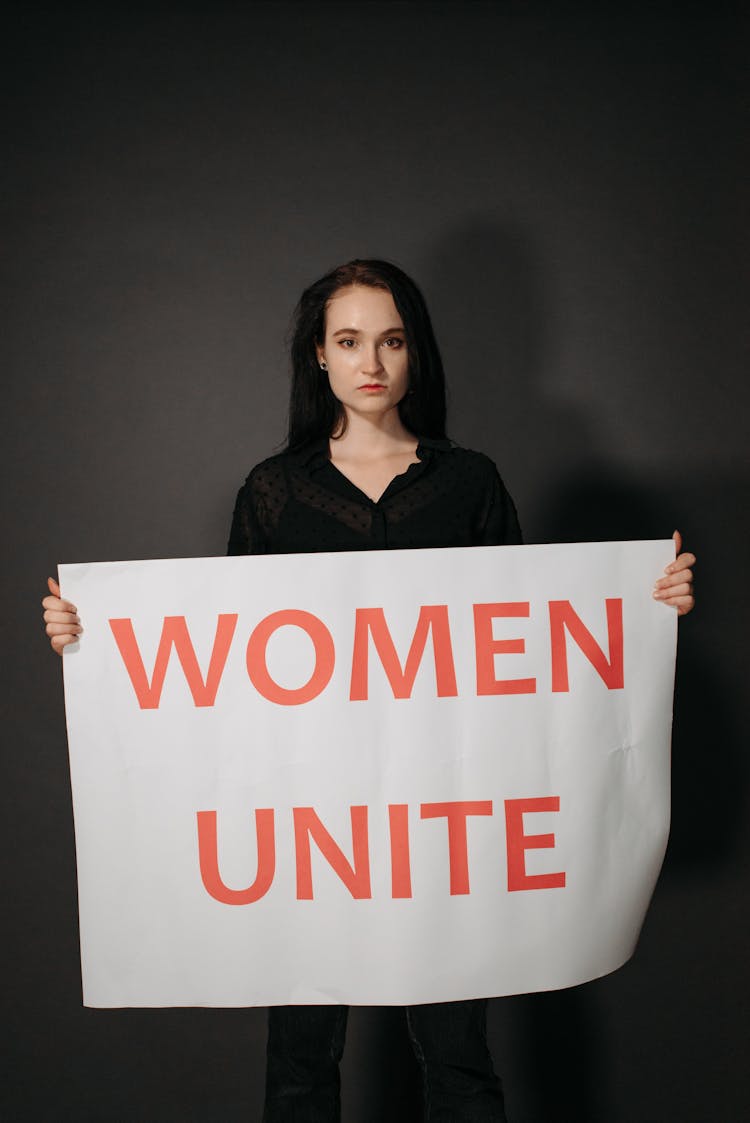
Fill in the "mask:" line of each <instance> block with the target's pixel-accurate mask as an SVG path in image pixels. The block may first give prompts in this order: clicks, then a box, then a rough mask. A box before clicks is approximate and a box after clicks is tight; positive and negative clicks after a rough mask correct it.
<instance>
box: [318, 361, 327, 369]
mask: <svg viewBox="0 0 750 1123" xmlns="http://www.w3.org/2000/svg"><path fill="white" fill-rule="evenodd" d="M320 369H321V370H328V363H327V362H326V361H325V359H321V360H320Z"/></svg>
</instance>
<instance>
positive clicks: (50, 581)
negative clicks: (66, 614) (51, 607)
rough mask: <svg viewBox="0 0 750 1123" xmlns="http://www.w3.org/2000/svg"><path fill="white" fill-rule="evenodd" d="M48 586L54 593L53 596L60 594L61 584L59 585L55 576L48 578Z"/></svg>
mask: <svg viewBox="0 0 750 1123" xmlns="http://www.w3.org/2000/svg"><path fill="white" fill-rule="evenodd" d="M47 588H48V589H49V591H50V592H51V593H52V596H53V597H59V596H60V586H59V585H58V583H57V581H55V579H54V577H48V578H47Z"/></svg>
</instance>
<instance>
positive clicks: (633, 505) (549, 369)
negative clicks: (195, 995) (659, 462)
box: [368, 221, 745, 1123]
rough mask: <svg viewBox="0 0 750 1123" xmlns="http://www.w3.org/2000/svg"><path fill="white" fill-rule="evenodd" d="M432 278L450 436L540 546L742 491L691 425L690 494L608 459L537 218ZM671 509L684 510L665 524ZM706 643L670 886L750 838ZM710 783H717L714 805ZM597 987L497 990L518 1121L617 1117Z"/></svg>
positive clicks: (391, 1031)
mask: <svg viewBox="0 0 750 1123" xmlns="http://www.w3.org/2000/svg"><path fill="white" fill-rule="evenodd" d="M421 280H422V283H423V286H424V290H425V295H426V297H427V300H428V304H429V306H430V309H431V312H432V315H433V321H434V324H435V327H436V333H437V335H438V340H439V342H440V346H441V350H442V351H443V355H444V359H445V362H446V369H447V370H448V372H449V384H450V389H451V391H452V392H451V399H450V402H451V404H450V412H449V419H450V420H449V432H450V434H451V435H452V436H453V437H454V439H456V440H458V442H459V443H461V444H469V445H470V446H471V447H475V448H480V449H481V450H482V451H485V452H487V453H488V454H489V455H490V456H492V457H493V459H494V460H495V461H496V462H497V463H498V464H499V466H500V467H501V471H503V473H504V474H506V477H507V478H508V480H509V486H510V487H511V490H512V492H513V494H514V497H515V498H516V501H517V503H518V506H519V509H520V514H521V525H522V526H523V527H524V530H525V534H526V539H527V541H535V540H536V541H545V542H556V541H596V540H607V539H611V540H625V539H642V538H664V537H666V536H668V535H669V534H670V533H671V529H672V528H673V526H675V525H676V526H679V527H681V529H683V531H684V532H685V534H686V537H688V538H689V537H690V528H691V526H696V525H697V524H698V522H699V520H700V523H701V524H702V525H703V526H707V525H709V524H710V520H711V517H712V515H713V516H714V518H715V516H716V510H715V507H716V502H717V497H722V496H723V497H727V498H726V499H725V502H727V503H731V490H732V489H728V488H727V487H723V486H720V481H716V480H709V479H706V478H705V477H704V478H702V479H699V480H696V481H694V482H693V484H692V486H689V483H688V481H685V480H684V476H683V474H682V471H683V470H682V453H683V450H682V449H681V448H680V446H679V444H678V435H677V434H671V435H670V434H666V436H665V440H666V441H668V440H669V439H670V436H671V438H672V440H673V442H674V448H673V453H674V461H675V474H674V476H673V480H674V479H675V478H679V479H680V480H681V482H682V486H681V488H680V495H679V498H677V497H676V496H675V494H674V493H673V492H671V491H668V490H667V486H666V484H665V483H664V482H662V481H658V480H657V481H653V486H651V481H649V486H648V489H647V490H646V488H645V487H644V485H643V482H642V480H639V479H637V478H636V476H635V473H633V474H632V475H631V476H628V474H627V473H626V472H625V471H624V470H623V468H622V464H623V462H625V460H626V458H627V450H619V453H620V455H619V456H613V455H612V454H609V455H608V453H607V450H606V448H603V447H602V445H601V443H600V442H598V441H597V439H596V429H595V420H596V419H595V418H594V417H593V416H592V414H591V406H590V405H588V406H587V403H586V401H585V400H581V401H579V402H575V403H572V404H571V401H570V400H566V401H563V400H561V399H556V398H555V396H554V395H553V394H551V393H550V392H549V389H548V387H549V381H548V376H549V374H550V373H554V371H555V369H557V368H558V365H559V355H558V352H559V343H558V339H557V338H556V332H555V327H556V310H555V308H554V307H553V306H552V302H551V300H550V298H549V295H548V287H547V286H546V285H545V278H544V271H543V266H542V265H541V264H540V262H539V258H538V254H537V253H536V251H535V247H534V242H533V239H532V238H531V237H530V236H529V235H527V233H526V231H524V230H523V228H521V227H520V226H514V227H500V226H496V225H489V224H483V223H482V222H481V221H476V222H475V223H473V224H468V225H467V226H466V227H465V228H463V229H460V230H457V231H456V232H455V233H454V234H450V235H448V236H447V237H446V239H445V240H444V241H443V242H442V244H441V245H440V246H439V247H438V248H437V250H436V252H435V254H434V255H433V258H432V260H431V263H430V264H429V265H428V268H427V270H426V271H425V273H424V275H423V276H422V277H421ZM467 436H468V438H469V439H467ZM736 488H737V485H736V483H735V485H734V491H735V494H736ZM526 512H529V515H530V517H529V516H528V515H527V514H526ZM665 519H667V520H672V521H671V522H668V524H667V527H666V528H665ZM726 522H727V523H729V522H730V517H729V516H728V517H727V519H726ZM719 524H720V525H721V519H719ZM714 525H715V524H714ZM689 545H690V546H691V547H693V548H695V550H696V552H697V553H700V552H701V551H702V549H703V548H702V546H700V545H699V544H697V543H694V542H693V541H692V540H691V541H689ZM726 548H730V547H729V545H727V547H726ZM706 560H707V559H706ZM655 576H656V575H655ZM707 577H710V572H709V573H707ZM709 586H710V580H708V579H707V580H706V582H705V585H704V583H703V582H701V588H702V589H703V588H705V592H706V594H707V595H708V597H709V603H710V600H711V598H710V594H709ZM705 650H706V646H705V645H704V643H703V642H702V640H701V620H700V616H698V617H697V618H693V619H691V620H690V622H689V624H686V626H685V627H683V632H682V634H681V638H680V657H679V664H678V688H677V691H676V696H675V721H674V735H673V753H674V764H673V810H672V831H671V838H670V843H669V848H668V852H667V859H666V862H665V867H664V872H663V874H662V883H664V882H665V881H666V882H667V883H668V882H669V881H670V879H672V878H676V877H682V878H684V877H690V876H691V874H693V875H694V874H695V872H696V870H698V869H699V868H705V866H706V865H707V864H709V865H712V866H715V867H716V866H723V865H726V864H728V863H730V862H731V861H732V860H733V857H734V854H735V851H736V845H737V841H738V832H739V826H740V822H741V817H742V811H743V807H742V802H743V798H742V795H741V793H742V791H743V788H744V784H743V779H744V773H745V766H744V761H743V759H742V757H741V754H740V738H739V720H738V716H737V715H736V714H734V713H733V711H732V707H731V698H730V696H729V691H728V688H727V686H726V685H725V681H724V680H723V679H722V677H721V668H720V667H717V666H716V665H715V664H714V665H712V664H710V663H709V662H708V660H707V657H706V655H705V654H704V652H705ZM707 749H709V751H707ZM707 790H708V791H712V792H713V793H714V794H715V798H714V799H712V800H711V801H710V802H708V801H706V799H705V793H706V791H707ZM696 808H700V812H699V815H700V827H699V828H697V827H696V817H697V816H696ZM675 926H676V927H679V919H676V920H675ZM657 954H658V953H657ZM664 955H665V957H668V955H669V948H668V947H665V948H664ZM598 994H599V992H598V990H597V989H596V987H595V986H582V987H574V988H571V989H569V990H563V991H557V992H552V993H547V994H535V995H519V996H516V997H513V998H508V999H504V1000H498V1002H497V1004H496V1006H495V1009H494V1012H493V1014H497V1015H498V1018H494V1017H493V1022H496V1021H500V1022H502V1025H501V1026H499V1031H500V1033H501V1036H502V1038H503V1041H504V1042H507V1045H508V1048H507V1050H506V1049H503V1050H502V1053H504V1054H505V1062H504V1063H503V1058H502V1054H501V1053H500V1051H498V1050H497V1049H496V1050H495V1051H496V1053H497V1056H496V1061H497V1065H498V1068H499V1069H501V1071H502V1069H503V1068H504V1067H505V1066H506V1065H508V1067H509V1069H510V1071H509V1073H508V1080H507V1084H508V1086H509V1090H510V1092H511V1100H512V1106H513V1109H514V1114H513V1118H515V1119H518V1120H524V1121H529V1123H532V1121H533V1123H546V1121H547V1120H553V1119H576V1120H577V1121H578V1123H595V1121H598V1120H601V1119H602V1118H606V1117H607V1099H608V1089H609V1086H610V1083H611V1077H610V1070H611V1062H610V1061H609V1060H608V1056H607V1029H608V1026H607V1024H606V1014H605V1012H604V1009H603V1007H602V1004H601V1003H600V1001H599V998H598ZM376 1022H377V1026H376V1025H375V1023H373V1030H374V1036H375V1040H374V1041H371V1047H373V1046H374V1048H373V1053H375V1052H378V1053H379V1054H380V1055H379V1057H378V1059H377V1060H376V1061H375V1069H376V1070H377V1071H378V1072H381V1073H382V1072H392V1073H393V1074H394V1080H393V1081H392V1082H390V1087H385V1088H384V1087H383V1086H382V1084H381V1086H380V1089H379V1090H376V1089H375V1088H373V1089H371V1093H372V1098H369V1097H368V1098H369V1105H370V1106H371V1108H372V1110H373V1114H372V1115H371V1116H370V1115H369V1114H368V1118H372V1119H376V1118H386V1117H387V1118H390V1119H393V1120H400V1119H403V1120H407V1119H412V1118H415V1117H416V1116H415V1114H414V1104H415V1102H416V1099H415V1097H416V1095H417V1076H416V1066H414V1065H413V1062H412V1061H411V1059H410V1056H409V1046H408V1042H407V1038H406V1032H405V1029H404V1027H403V1017H399V1018H398V1019H397V1018H396V1017H395V1015H394V1014H391V1013H386V1012H381V1013H380V1015H379V1018H378V1019H376ZM377 1027H379V1028H377ZM371 1056H372V1054H371Z"/></svg>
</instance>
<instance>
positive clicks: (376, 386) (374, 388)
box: [360, 382, 385, 393]
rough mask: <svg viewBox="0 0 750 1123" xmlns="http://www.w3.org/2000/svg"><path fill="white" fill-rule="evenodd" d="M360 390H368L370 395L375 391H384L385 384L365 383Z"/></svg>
mask: <svg viewBox="0 0 750 1123" xmlns="http://www.w3.org/2000/svg"><path fill="white" fill-rule="evenodd" d="M360 390H368V391H369V392H370V393H375V392H376V391H377V390H385V383H384V382H366V383H365V385H364V386H360Z"/></svg>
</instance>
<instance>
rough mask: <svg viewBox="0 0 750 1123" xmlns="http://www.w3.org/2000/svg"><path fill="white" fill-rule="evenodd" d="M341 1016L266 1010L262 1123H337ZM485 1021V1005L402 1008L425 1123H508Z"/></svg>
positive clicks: (340, 1010)
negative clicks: (417, 1068)
mask: <svg viewBox="0 0 750 1123" xmlns="http://www.w3.org/2000/svg"><path fill="white" fill-rule="evenodd" d="M347 1014H348V1007H346V1006H273V1007H271V1009H270V1010H269V1018H268V1067H267V1070H266V1106H265V1112H264V1114H263V1123H338V1121H339V1120H340V1119H341V1102H340V1099H339V1087H340V1081H339V1061H340V1060H341V1056H342V1054H343V1051H344V1037H345V1035H346V1018H347ZM486 1021H487V1002H486V1000H484V999H480V1000H477V1001H472V1002H436V1003H432V1004H429V1005H424V1006H407V1007H406V1022H407V1026H408V1029H409V1037H410V1038H411V1043H412V1048H413V1049H414V1055H415V1057H416V1058H417V1061H418V1063H419V1066H420V1068H421V1070H422V1084H423V1090H424V1118H425V1119H426V1120H429V1121H430V1123H449V1121H458V1120H461V1121H465V1123H489V1121H490V1120H491V1121H492V1123H507V1121H506V1116H505V1111H504V1108H503V1093H502V1088H501V1084H500V1081H499V1079H498V1078H497V1076H496V1075H495V1073H494V1071H493V1068H492V1058H491V1057H490V1053H489V1049H488V1048H487V1034H486ZM384 1079H385V1076H384Z"/></svg>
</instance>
